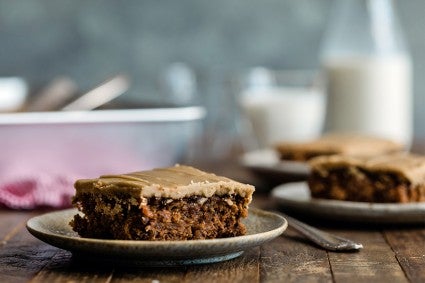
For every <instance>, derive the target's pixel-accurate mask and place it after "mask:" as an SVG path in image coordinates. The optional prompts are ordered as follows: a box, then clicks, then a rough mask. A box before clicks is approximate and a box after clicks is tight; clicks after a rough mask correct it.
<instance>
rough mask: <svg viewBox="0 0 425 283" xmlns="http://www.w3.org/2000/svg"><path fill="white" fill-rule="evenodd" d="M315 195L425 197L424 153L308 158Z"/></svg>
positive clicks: (384, 199) (381, 199)
mask: <svg viewBox="0 0 425 283" xmlns="http://www.w3.org/2000/svg"><path fill="white" fill-rule="evenodd" d="M309 164H310V166H311V175H310V177H309V181H308V182H309V187H310V191H311V195H312V197H315V198H326V199H337V200H348V201H363V202H397V203H404V202H419V201H425V156H420V155H413V154H401V153H399V154H391V155H384V156H379V157H352V156H342V155H334V156H322V157H317V158H314V159H312V160H311V161H310V162H309Z"/></svg>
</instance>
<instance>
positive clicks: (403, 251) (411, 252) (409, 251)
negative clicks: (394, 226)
mask: <svg viewBox="0 0 425 283" xmlns="http://www.w3.org/2000/svg"><path fill="white" fill-rule="evenodd" d="M384 235H385V238H386V240H387V242H388V243H389V244H390V246H391V248H392V249H393V251H394V252H395V254H396V257H397V260H398V261H399V263H400V265H401V267H402V268H403V270H404V272H405V274H406V276H407V278H408V279H409V280H410V281H411V282H425V229H423V228H422V229H414V228H405V229H403V230H386V231H384Z"/></svg>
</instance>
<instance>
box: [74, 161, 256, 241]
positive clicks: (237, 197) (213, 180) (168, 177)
mask: <svg viewBox="0 0 425 283" xmlns="http://www.w3.org/2000/svg"><path fill="white" fill-rule="evenodd" d="M75 189H76V195H75V196H74V198H73V201H72V202H73V204H74V205H75V206H76V207H77V208H78V209H79V210H80V211H81V212H82V213H83V215H80V214H77V215H75V216H74V219H73V220H72V221H71V223H70V224H71V226H72V227H73V230H74V231H76V232H77V233H78V234H79V235H80V236H82V237H90V238H106V239H124V240H189V239H212V238H223V237H232V236H239V235H243V234H245V232H246V229H245V226H244V225H243V224H242V222H241V220H242V218H244V217H247V215H248V205H249V203H250V202H251V199H252V194H253V192H254V187H253V186H251V185H246V184H242V183H239V182H236V181H233V180H231V179H228V178H226V177H221V176H217V175H214V174H210V173H206V172H203V171H201V170H198V169H195V168H193V167H189V166H181V165H177V166H175V167H169V168H160V169H154V170H151V171H142V172H134V173H130V174H123V175H105V176H101V177H100V178H98V179H87V180H78V181H77V182H76V183H75Z"/></svg>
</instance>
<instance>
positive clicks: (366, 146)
mask: <svg viewBox="0 0 425 283" xmlns="http://www.w3.org/2000/svg"><path fill="white" fill-rule="evenodd" d="M275 148H276V150H277V152H278V153H279V155H280V158H281V159H282V160H291V161H307V160H309V159H311V158H313V157H317V156H322V155H334V154H343V155H354V156H356V155H357V156H359V155H361V156H376V155H382V154H388V153H395V152H400V151H403V146H402V145H401V144H399V143H396V142H393V141H390V140H387V139H383V138H377V137H370V136H363V135H356V134H331V135H326V136H323V137H321V138H319V139H317V140H313V141H310V142H300V143H294V142H292V143H291V142H282V143H279V144H277V145H276V147H275Z"/></svg>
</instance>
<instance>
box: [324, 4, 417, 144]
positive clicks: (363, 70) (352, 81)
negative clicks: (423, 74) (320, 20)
mask: <svg viewBox="0 0 425 283" xmlns="http://www.w3.org/2000/svg"><path fill="white" fill-rule="evenodd" d="M321 63H322V67H323V70H324V73H325V76H326V81H327V94H328V103H327V114H326V125H325V129H326V130H327V131H337V132H358V133H362V134H369V135H375V136H381V137H385V138H390V139H393V140H395V141H399V142H401V143H403V144H405V145H406V147H409V146H410V144H411V141H412V134H413V133H412V118H413V117H412V65H411V59H410V56H409V53H408V51H407V47H406V44H405V40H404V38H403V36H402V31H401V29H400V24H399V23H398V21H397V17H396V13H395V9H394V5H393V2H392V1H391V0H338V1H335V7H334V11H333V14H332V17H331V21H330V23H329V27H328V30H327V33H326V34H325V39H324V43H323V46H322V54H321Z"/></svg>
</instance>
